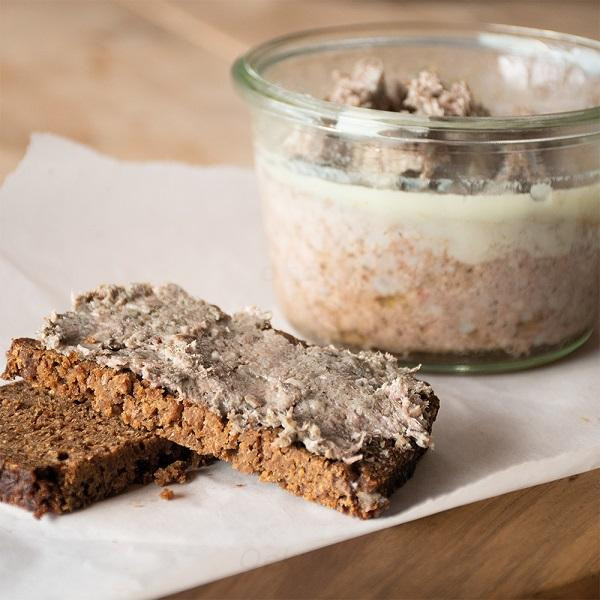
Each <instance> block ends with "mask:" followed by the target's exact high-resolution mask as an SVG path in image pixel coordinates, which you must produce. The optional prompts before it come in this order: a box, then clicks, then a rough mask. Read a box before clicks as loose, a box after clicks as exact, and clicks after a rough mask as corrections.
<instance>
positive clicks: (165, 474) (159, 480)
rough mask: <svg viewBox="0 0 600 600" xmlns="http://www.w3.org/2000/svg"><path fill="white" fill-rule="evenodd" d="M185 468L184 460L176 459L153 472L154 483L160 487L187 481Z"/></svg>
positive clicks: (186, 467) (186, 466)
mask: <svg viewBox="0 0 600 600" xmlns="http://www.w3.org/2000/svg"><path fill="white" fill-rule="evenodd" d="M187 470H188V464H187V463H186V462H185V461H183V460H176V461H175V462H172V463H171V464H170V465H167V466H166V467H163V468H162V469H157V470H156V471H155V472H154V483H155V484H156V485H159V486H161V487H164V486H166V485H169V484H170V483H187V482H188V479H189V477H188V471H187Z"/></svg>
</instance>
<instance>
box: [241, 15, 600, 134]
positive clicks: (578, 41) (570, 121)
mask: <svg viewBox="0 0 600 600" xmlns="http://www.w3.org/2000/svg"><path fill="white" fill-rule="evenodd" d="M411 29H419V30H421V29H422V30H425V31H428V32H429V34H430V36H431V35H432V34H433V35H438V36H440V35H442V34H444V33H446V34H451V33H461V32H462V33H464V34H470V35H477V36H480V37H481V36H490V35H499V36H507V37H508V36H512V37H515V36H516V37H518V38H521V39H529V40H536V39H537V40H541V41H552V42H559V43H564V44H568V45H570V46H572V47H573V48H575V47H577V48H582V49H583V48H585V49H588V50H589V51H591V52H593V53H595V54H596V53H597V55H598V64H599V68H600V41H597V40H593V39H590V38H585V37H581V36H576V35H571V34H565V33H559V32H555V31H550V30H545V29H536V28H530V27H520V26H514V25H499V24H484V25H481V24H466V25H462V24H448V23H441V22H435V21H403V22H396V23H392V22H391V23H367V24H356V25H343V26H335V27H323V28H316V29H309V30H304V31H298V32H294V33H290V34H287V35H283V36H279V37H276V38H273V39H271V40H269V41H267V42H264V43H262V44H260V45H258V46H255V47H253V48H251V49H250V50H249V51H248V52H246V53H245V54H244V55H242V56H241V57H239V58H238V59H237V60H236V61H235V62H234V64H233V66H232V76H233V79H234V81H235V83H236V85H237V86H239V88H240V89H241V90H242V92H243V93H245V94H248V93H249V94H250V96H251V97H254V98H258V99H260V100H262V101H264V102H266V103H268V104H269V105H271V106H272V107H274V108H276V109H277V110H278V111H281V112H284V113H287V114H288V115H290V116H297V117H300V116H304V117H305V118H308V119H315V118H321V119H333V120H335V121H340V117H342V123H343V124H346V125H348V126H349V127H350V128H351V129H352V130H353V131H354V132H356V131H357V130H359V129H360V130H362V131H363V132H366V133H368V132H369V131H375V130H377V131H379V130H381V128H388V129H389V128H405V129H411V130H414V131H415V132H418V131H419V130H425V131H446V132H448V131H453V132H456V133H459V132H465V133H467V132H473V133H480V134H481V133H483V132H486V131H489V132H493V133H494V134H495V135H497V134H499V133H501V132H508V131H510V132H513V133H517V134H518V132H523V133H525V132H530V131H532V130H544V131H545V135H544V138H546V139H548V138H552V139H556V138H557V136H556V134H557V133H558V131H557V130H559V129H562V128H570V129H572V128H574V127H575V128H577V129H578V130H579V131H578V133H576V132H574V131H571V132H570V133H569V134H567V135H565V136H564V137H566V138H573V137H580V136H585V137H587V136H589V135H590V134H595V133H600V106H593V107H589V108H584V109H579V110H573V111H565V112H555V113H542V114H538V115H525V116H523V115H518V116H496V117H494V116H491V117H479V116H478V117H456V116H447V117H430V116H421V115H415V114H405V113H398V112H393V111H383V110H376V109H372V108H364V107H349V106H345V105H340V104H337V103H335V102H329V101H327V100H323V99H320V98H317V97H314V96H310V95H309V94H305V93H301V92H296V91H293V90H289V89H286V88H285V87H283V86H281V85H278V84H276V83H274V82H272V81H269V80H268V78H266V77H264V76H263V75H262V71H263V70H264V69H265V68H267V67H269V66H271V65H273V64H276V63H278V62H281V61H283V60H286V59H289V58H293V57H295V56H298V55H302V54H305V53H308V52H313V53H314V52H318V51H319V50H326V49H331V48H335V47H339V48H344V47H359V46H360V45H361V44H360V42H362V43H363V44H364V43H366V42H369V43H370V44H371V45H373V40H374V39H379V40H385V39H390V32H392V31H395V32H396V35H395V36H394V37H395V38H396V39H398V40H400V39H401V38H402V33H401V32H402V31H405V32H406V31H409V30H411ZM361 32H365V33H366V32H369V33H370V37H368V38H356V39H352V38H346V40H344V38H340V39H338V40H336V39H335V37H336V36H340V35H343V34H349V35H352V34H354V35H357V34H360V33H361ZM374 32H376V33H374ZM377 32H378V33H377ZM386 33H387V37H383V35H384V34H386ZM328 37H329V38H333V40H331V39H330V40H329V41H327V38H328ZM319 40H321V41H320V42H319ZM311 42H312V44H311ZM317 42H319V43H317ZM302 44H304V45H302ZM586 126H588V127H589V126H592V127H593V129H592V130H590V129H589V128H588V129H585V130H584V131H581V127H583V128H585V127H586ZM594 126H595V127H594ZM343 129H344V127H343V126H342V127H340V123H338V131H343ZM551 132H552V135H550V136H549V135H548V134H550V133H551ZM559 137H560V136H559Z"/></svg>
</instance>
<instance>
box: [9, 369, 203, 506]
mask: <svg viewBox="0 0 600 600" xmlns="http://www.w3.org/2000/svg"><path fill="white" fill-rule="evenodd" d="M193 454H194V453H193V452H190V450H188V449H186V448H183V447H182V446H178V445H177V444H174V443H172V442H169V441H168V440H165V439H163V438H160V437H158V436H156V435H154V434H151V433H147V432H143V431H136V430H135V429H132V428H130V427H127V426H126V425H124V424H123V423H121V422H120V421H118V420H117V419H106V418H103V417H101V416H100V415H98V414H96V413H95V412H94V411H93V410H92V409H91V407H90V405H89V404H87V403H83V404H76V403H74V402H73V401H72V400H70V399H66V398H63V397H60V396H50V395H49V394H48V393H47V392H44V391H42V390H39V389H35V388H33V387H32V386H31V385H30V384H28V383H26V382H24V381H20V382H17V383H13V384H9V385H4V386H2V387H0V501H2V502H8V503H10V504H15V505H17V506H20V507H22V508H25V509H27V510H30V511H33V512H34V514H35V515H36V516H37V517H40V516H41V515H43V514H44V513H46V512H53V513H65V512H70V511H73V510H75V509H79V508H82V507H84V506H87V505H89V504H91V503H93V502H95V501H97V500H102V499H103V498H106V497H108V496H112V495H114V494H118V493H119V492H122V491H123V490H125V489H126V488H127V487H128V486H129V485H130V484H133V483H147V482H148V481H151V480H152V476H153V474H154V471H155V470H156V469H159V468H160V467H165V466H167V465H169V464H170V463H173V462H174V461H180V460H184V461H188V460H189V459H190V457H191V456H192V455H193Z"/></svg>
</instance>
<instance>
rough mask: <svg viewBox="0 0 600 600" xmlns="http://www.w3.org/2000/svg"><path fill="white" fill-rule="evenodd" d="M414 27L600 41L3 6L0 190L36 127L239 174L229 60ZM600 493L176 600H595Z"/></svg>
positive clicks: (214, 12) (575, 480)
mask: <svg viewBox="0 0 600 600" xmlns="http://www.w3.org/2000/svg"><path fill="white" fill-rule="evenodd" d="M420 18H424V19H427V18H436V19H438V20H443V21H450V20H458V21H461V22H465V21H468V20H479V21H491V22H504V23H512V24H521V25H530V26H536V27H542V28H548V29H558V30H562V31H566V32H569V33H576V34H580V35H586V36H590V37H598V36H599V34H600V4H599V3H598V2H597V0H591V1H588V0H575V1H571V2H564V1H558V0H545V1H531V0H523V1H520V2H517V1H515V2H510V1H495V0H487V1H482V2H469V1H450V2H442V1H436V2H426V1H417V0H412V1H406V2H380V1H376V0H365V1H349V0H346V1H342V0H332V1H318V0H296V1H292V0H198V1H182V0H119V1H115V2H111V1H104V0H78V1H74V0H62V1H56V0H0V68H1V73H0V76H1V78H0V86H1V87H0V180H1V179H2V178H3V177H4V176H6V174H7V173H9V172H10V171H11V170H12V169H14V168H15V166H16V165H17V163H18V161H19V160H20V158H21V157H22V156H23V153H24V151H25V148H26V146H27V141H28V138H29V135H30V133H31V132H32V131H52V132H56V133H58V134H61V135H64V136H68V137H70V138H73V139H76V140H80V141H81V142H84V143H86V144H89V145H91V146H93V147H95V148H97V149H98V150H101V151H103V152H107V153H109V154H112V155H115V156H118V157H122V158H135V159H162V158H169V159H175V160H181V161H185V162H190V163H201V164H208V163H222V162H227V163H235V164H243V165H248V164H250V163H251V143H250V130H249V122H248V116H247V114H246V111H245V108H244V106H243V105H242V103H241V101H240V100H239V99H238V98H237V97H236V95H235V93H234V92H233V90H232V88H231V85H230V82H229V74H228V68H229V65H230V63H231V62H232V60H233V58H234V57H235V56H237V55H238V54H239V53H241V52H242V51H244V50H245V49H246V48H247V47H248V46H249V45H250V44H253V43H256V42H258V41H261V40H264V39H266V38H268V37H271V36H273V35H277V34H281V33H284V32H287V31H291V30H295V29H302V28H307V27H315V26H321V25H332V24H342V23H351V22H360V21H388V20H392V19H395V20H409V19H410V20H412V19H420ZM599 486H600V471H594V472H591V473H587V474H584V475H580V476H578V477H572V478H569V479H566V480H562V481H558V482H554V483H551V484H547V485H543V486H538V487H536V488H531V489H528V490H524V491H520V492H515V493H512V494H507V495H504V496H500V497H498V498H493V499H490V500H486V501H483V502H478V503H476V504H472V505H469V506H463V507H460V508H457V509H454V510H451V511H448V512H445V513H441V514H438V515H434V516H431V517H428V518H425V519H421V520H419V521H415V522H412V523H407V524H405V525H401V526H398V527H394V528H391V529H387V530H384V531H380V532H378V533H374V534H371V535H368V536H365V537H362V538H357V539H354V540H351V541H348V542H344V543H341V544H337V545H335V546H330V547H328V548H324V549H322V550H318V551H315V552H311V553H308V554H305V555H302V556H298V557H296V558H292V559H289V560H286V561H282V562H280V563H277V564H274V565H271V566H267V567H263V568H261V569H257V570H255V571H250V572H247V573H244V574H242V575H238V576H235V577H230V578H227V579H224V580H221V581H218V582H215V583H212V584H209V585H206V586H203V587H201V588H198V589H195V590H191V591H188V592H185V593H183V594H179V595H176V596H173V598H179V599H183V598H187V599H195V598H375V597H378V598H379V597H393V598H481V597H485V598H488V597H490V598H491V597H495V598H516V597H536V598H598V597H600V577H599V573H600V507H599Z"/></svg>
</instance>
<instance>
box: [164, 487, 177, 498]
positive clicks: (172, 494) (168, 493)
mask: <svg viewBox="0 0 600 600" xmlns="http://www.w3.org/2000/svg"><path fill="white" fill-rule="evenodd" d="M160 497H161V498H162V499H163V500H173V499H174V498H175V492H174V491H173V490H172V489H171V488H167V487H166V488H165V489H164V490H162V492H161V493H160Z"/></svg>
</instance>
